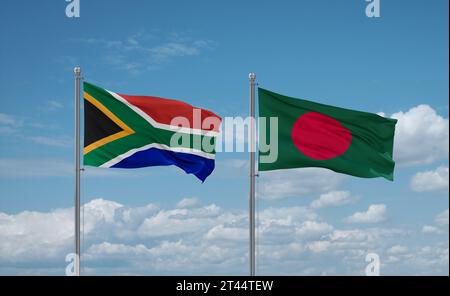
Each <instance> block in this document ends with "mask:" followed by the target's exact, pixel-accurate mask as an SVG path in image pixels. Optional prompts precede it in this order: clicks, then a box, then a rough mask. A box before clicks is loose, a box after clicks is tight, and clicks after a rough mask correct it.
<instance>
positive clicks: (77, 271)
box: [73, 67, 81, 276]
mask: <svg viewBox="0 0 450 296" xmlns="http://www.w3.org/2000/svg"><path fill="white" fill-rule="evenodd" d="M73 72H74V73H75V255H76V256H75V275H76V276H79V275H80V255H81V253H80V250H81V248H80V241H81V239H80V207H81V204H80V88H81V87H80V82H81V68H80V67H75V68H74V69H73Z"/></svg>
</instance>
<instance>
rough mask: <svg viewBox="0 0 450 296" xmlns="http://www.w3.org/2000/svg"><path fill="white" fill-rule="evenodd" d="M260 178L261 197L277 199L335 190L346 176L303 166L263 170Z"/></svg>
mask: <svg viewBox="0 0 450 296" xmlns="http://www.w3.org/2000/svg"><path fill="white" fill-rule="evenodd" d="M260 179H261V181H260V182H259V188H258V189H259V191H258V194H260V197H261V198H262V199H266V200H277V199H283V198H286V197H299V196H305V195H309V194H314V193H318V192H319V193H320V192H327V191H331V190H334V189H335V188H337V187H338V186H339V184H340V183H341V182H342V180H343V179H344V176H343V175H342V174H338V173H335V172H333V171H330V170H327V169H321V168H302V169H290V170H280V171H273V172H263V173H261V177H260Z"/></svg>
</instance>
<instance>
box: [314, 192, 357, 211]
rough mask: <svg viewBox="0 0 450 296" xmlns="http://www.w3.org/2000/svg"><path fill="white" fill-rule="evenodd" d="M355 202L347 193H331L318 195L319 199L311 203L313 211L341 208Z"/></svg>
mask: <svg viewBox="0 0 450 296" xmlns="http://www.w3.org/2000/svg"><path fill="white" fill-rule="evenodd" d="M355 201H356V198H355V197H352V196H351V193H350V192H349V191H331V192H327V193H324V194H322V195H320V197H319V198H318V199H316V200H314V201H313V202H312V203H311V207H312V208H314V209H321V208H329V207H341V206H345V205H348V204H351V203H353V202H355Z"/></svg>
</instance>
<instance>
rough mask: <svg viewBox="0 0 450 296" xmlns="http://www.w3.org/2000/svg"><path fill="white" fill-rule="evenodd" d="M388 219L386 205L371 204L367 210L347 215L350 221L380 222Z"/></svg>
mask: <svg viewBox="0 0 450 296" xmlns="http://www.w3.org/2000/svg"><path fill="white" fill-rule="evenodd" d="M386 220H387V210H386V205H384V204H376V205H370V206H369V208H368V209H367V211H365V212H356V213H354V214H353V215H351V216H350V217H347V219H346V221H347V222H348V223H380V222H384V221H386Z"/></svg>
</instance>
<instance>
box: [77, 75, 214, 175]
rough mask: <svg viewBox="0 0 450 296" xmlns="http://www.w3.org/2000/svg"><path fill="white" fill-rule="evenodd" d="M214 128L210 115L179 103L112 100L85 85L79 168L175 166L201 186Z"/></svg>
mask: <svg viewBox="0 0 450 296" xmlns="http://www.w3.org/2000/svg"><path fill="white" fill-rule="evenodd" d="M174 119H175V120H178V121H175V123H174V121H173V120H174ZM206 119H207V120H206ZM204 120H205V122H206V121H207V124H205V122H204ZM177 122H178V123H180V124H177ZM183 123H184V124H183ZM220 123H221V118H220V117H219V116H217V115H216V114H214V113H213V112H211V111H208V110H205V109H199V108H196V107H193V106H191V105H189V104H187V103H184V102H181V101H177V100H171V99H163V98H158V97H150V96H130V95H124V94H118V93H115V92H112V91H109V90H106V89H103V88H101V87H98V86H95V85H93V84H90V83H87V82H85V83H84V150H83V154H84V164H85V165H88V166H95V167H103V168H127V169H132V168H141V167H147V166H161V165H175V166H177V167H179V168H181V169H182V170H184V171H185V172H186V173H188V174H194V175H195V176H196V177H197V178H199V179H200V180H202V181H204V180H205V179H206V178H207V177H208V176H209V175H210V174H211V173H212V171H213V170H214V159H215V139H216V136H217V134H218V131H219V125H220Z"/></svg>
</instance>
